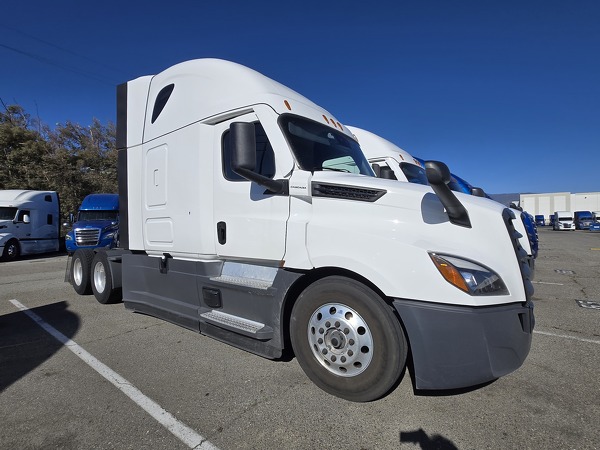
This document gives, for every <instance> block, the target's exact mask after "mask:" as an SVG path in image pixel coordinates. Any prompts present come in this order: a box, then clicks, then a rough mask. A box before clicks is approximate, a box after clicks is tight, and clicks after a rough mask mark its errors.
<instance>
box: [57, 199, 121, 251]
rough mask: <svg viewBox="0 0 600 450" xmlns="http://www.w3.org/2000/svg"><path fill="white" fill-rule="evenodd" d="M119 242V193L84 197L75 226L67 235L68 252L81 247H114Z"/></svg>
mask: <svg viewBox="0 0 600 450" xmlns="http://www.w3.org/2000/svg"><path fill="white" fill-rule="evenodd" d="M118 244H119V195H118V194H90V195H88V196H87V197H85V198H84V199H83V202H82V203H81V206H80V207H79V212H78V213H77V218H76V221H75V222H74V223H73V228H72V229H71V231H69V232H68V233H67V234H66V236H65V245H66V248H67V253H69V255H72V254H73V253H75V250H77V249H80V248H88V249H94V248H114V247H116V246H118Z"/></svg>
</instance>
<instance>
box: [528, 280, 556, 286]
mask: <svg viewBox="0 0 600 450" xmlns="http://www.w3.org/2000/svg"><path fill="white" fill-rule="evenodd" d="M532 283H533V284H553V285H555V286H564V284H563V283H550V282H549V281H532Z"/></svg>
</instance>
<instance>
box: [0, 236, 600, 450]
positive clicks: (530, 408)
mask: <svg viewBox="0 0 600 450" xmlns="http://www.w3.org/2000/svg"><path fill="white" fill-rule="evenodd" d="M539 234H540V255H539V257H538V260H537V262H536V277H535V284H534V286H535V289H536V291H535V295H534V302H535V315H536V329H535V332H534V336H533V344H532V348H531V352H530V354H529V357H528V359H527V360H526V361H525V363H524V365H523V366H522V367H521V368H520V369H519V370H517V371H516V372H514V373H512V374H510V375H508V376H505V377H503V378H501V379H499V380H497V381H496V382H494V383H491V384H489V385H487V386H483V387H480V388H478V389H476V390H471V391H468V392H460V393H458V392H453V393H445V395H415V393H414V392H413V389H412V384H411V382H410V374H409V373H408V372H407V373H406V374H405V376H404V380H403V382H402V383H401V384H400V386H399V387H398V388H397V389H396V390H395V391H394V392H393V393H391V394H390V395H388V396H387V397H385V398H384V399H382V400H379V401H376V402H372V403H366V404H357V403H351V402H347V401H345V400H341V399H338V398H335V397H332V396H330V395H328V394H325V393H324V392H322V391H321V390H319V389H318V388H317V387H316V386H314V385H313V384H312V383H311V382H310V381H309V380H308V378H307V377H306V376H305V375H304V373H303V372H302V370H301V369H300V367H299V365H298V363H297V362H296V360H295V359H291V360H285V361H270V360H267V359H264V358H261V357H259V356H255V355H252V354H249V353H246V352H244V351H241V350H238V349H236V348H233V347H231V346H228V345H226V344H223V343H220V342H218V341H216V340H213V339H211V338H208V337H205V336H201V335H199V334H196V333H194V332H191V331H188V330H185V329H183V328H180V327H178V326H175V325H172V324H170V323H167V322H164V321H161V320H158V319H155V318H152V317H148V316H144V315H140V314H134V313H131V312H129V311H126V310H125V308H124V307H123V305H122V304H115V305H101V304H99V303H97V302H96V301H95V299H94V297H93V296H78V295H77V294H76V293H75V292H74V291H73V289H72V287H71V286H70V285H69V284H68V283H65V282H64V281H63V280H64V274H65V268H66V261H67V258H66V256H63V255H50V256H47V257H38V258H29V259H24V260H21V261H16V262H12V263H0V416H1V417H2V420H1V422H0V448H1V449H17V448H18V449H28V448H35V449H38V448H61V449H80V448H99V449H111V448H114V449H137V448H152V449H176V448H181V449H185V448H194V447H197V448H211V447H212V448H220V449H238V448H248V449H256V448H269V449H283V448H286V449H296V448H297V449H313V448H314V449H317V448H319V449H330V448H331V449H338V448H340V449H341V448H344V449H388V448H389V449H398V448H401V449H405V448H406V449H410V448H421V449H487V448H490V449H498V448H519V449H521V448H530V449H542V448H543V449H545V448H561V449H594V448H600V377H599V370H600V233H597V234H594V233H590V232H586V231H576V232H553V231H551V230H549V229H545V228H540V229H539ZM111 380H112V381H111Z"/></svg>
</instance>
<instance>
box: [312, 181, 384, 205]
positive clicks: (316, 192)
mask: <svg viewBox="0 0 600 450" xmlns="http://www.w3.org/2000/svg"><path fill="white" fill-rule="evenodd" d="M386 192H387V191H386V190H385V189H369V188H362V187H356V186H342V185H339V184H327V183H313V185H312V195H313V197H331V198H343V199H347V200H359V201H363V202H374V201H376V200H377V199H379V198H381V197H382V196H383V195H385V193H386Z"/></svg>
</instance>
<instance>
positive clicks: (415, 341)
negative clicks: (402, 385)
mask: <svg viewBox="0 0 600 450" xmlns="http://www.w3.org/2000/svg"><path fill="white" fill-rule="evenodd" d="M393 304H394V307H395V308H396V310H397V311H398V314H399V315H400V317H401V319H402V322H403V324H404V327H405V329H406V333H407V335H408V340H409V342H410V347H411V351H412V357H413V363H414V372H415V380H414V381H415V387H416V388H417V389H432V390H433V389H458V388H465V387H470V386H476V385H478V384H482V383H486V382H488V381H492V380H495V379H496V378H499V377H501V376H503V375H506V374H508V373H510V372H513V371H514V370H516V369H518V368H519V367H520V366H521V365H522V364H523V361H525V358H526V357H527V355H528V353H529V349H530V347H531V336H532V332H533V327H534V324H535V319H534V315H533V303H532V302H531V301H529V300H528V301H527V302H525V303H523V304H520V303H517V304H514V303H513V304H508V305H499V306H488V307H479V308H477V307H467V306H455V305H444V304H436V303H427V302H419V301H412V300H402V299H395V300H394V302H393Z"/></svg>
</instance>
